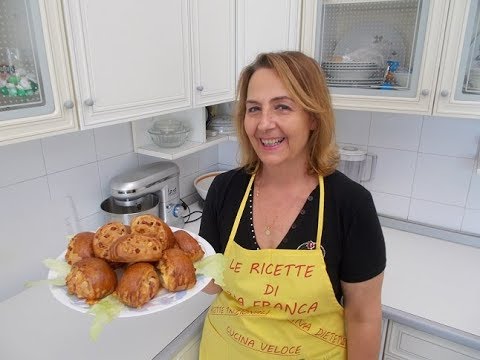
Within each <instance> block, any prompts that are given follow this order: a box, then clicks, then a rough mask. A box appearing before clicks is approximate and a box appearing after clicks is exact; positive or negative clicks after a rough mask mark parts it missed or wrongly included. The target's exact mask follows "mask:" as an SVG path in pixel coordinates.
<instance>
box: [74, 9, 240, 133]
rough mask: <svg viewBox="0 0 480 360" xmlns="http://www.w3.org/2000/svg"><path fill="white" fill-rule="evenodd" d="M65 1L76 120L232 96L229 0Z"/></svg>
mask: <svg viewBox="0 0 480 360" xmlns="http://www.w3.org/2000/svg"><path fill="white" fill-rule="evenodd" d="M65 5H66V6H65V16H66V19H67V33H68V34H69V35H70V37H69V42H70V46H71V51H72V62H73V64H74V66H73V68H74V78H75V83H76V87H77V101H78V104H79V113H80V118H81V126H82V128H92V127H97V126H102V125H107V124H113V123H119V122H126V121H131V120H137V119H142V118H148V117H151V116H154V115H159V114H165V113H169V112H174V111H179V110H184V109H189V108H192V107H195V106H204V105H207V104H211V103H216V102H222V101H231V100H233V98H234V86H235V85H234V82H235V80H234V79H235V78H234V76H235V70H234V69H235V65H234V64H235V32H234V30H235V28H234V24H235V22H234V0H228V1H221V0H206V1H199V0H178V1H174V0H161V1H158V0H146V1H142V2H141V3H138V4H137V3H134V2H128V1H123V2H118V1H113V0H103V1H93V0H86V1H78V0H67V1H66V2H65ZM107 20H108V21H107Z"/></svg>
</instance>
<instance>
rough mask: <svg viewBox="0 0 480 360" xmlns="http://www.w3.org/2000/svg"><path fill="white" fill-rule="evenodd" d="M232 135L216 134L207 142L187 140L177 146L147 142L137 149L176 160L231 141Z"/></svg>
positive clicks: (141, 152) (139, 152)
mask: <svg viewBox="0 0 480 360" xmlns="http://www.w3.org/2000/svg"><path fill="white" fill-rule="evenodd" d="M229 138H230V136H226V135H224V136H222V135H218V136H214V137H209V138H207V140H206V142H204V143H200V142H195V141H187V142H186V143H185V144H183V145H181V146H179V147H175V148H162V147H160V146H157V145H155V144H147V145H144V146H141V147H139V148H137V149H136V152H137V153H138V154H143V155H148V156H154V157H160V158H162V159H167V160H175V159H178V158H181V157H184V156H186V155H190V154H193V153H195V152H198V151H200V150H203V149H207V148H209V147H211V146H214V145H217V144H220V143H222V142H225V141H229V140H230V139H229Z"/></svg>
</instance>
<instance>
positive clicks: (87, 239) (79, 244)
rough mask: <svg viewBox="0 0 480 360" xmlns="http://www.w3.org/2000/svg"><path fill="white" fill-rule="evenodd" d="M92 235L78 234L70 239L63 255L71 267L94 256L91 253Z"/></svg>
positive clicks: (88, 233) (87, 233) (91, 233)
mask: <svg viewBox="0 0 480 360" xmlns="http://www.w3.org/2000/svg"><path fill="white" fill-rule="evenodd" d="M94 235H95V233H93V232H88V231H86V232H81V233H78V234H76V235H75V236H74V237H73V238H71V239H70V241H69V242H68V247H67V252H66V253H65V260H66V261H67V263H69V264H70V265H73V264H75V263H76V262H77V261H80V260H82V259H85V258H89V257H94V256H95V254H94V253H93V237H94Z"/></svg>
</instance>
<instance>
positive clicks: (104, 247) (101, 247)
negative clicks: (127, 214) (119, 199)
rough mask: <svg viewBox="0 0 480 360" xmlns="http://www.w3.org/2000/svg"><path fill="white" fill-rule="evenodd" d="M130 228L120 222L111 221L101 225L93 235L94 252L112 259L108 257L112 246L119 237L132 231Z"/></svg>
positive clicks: (96, 254) (101, 256) (97, 255)
mask: <svg viewBox="0 0 480 360" xmlns="http://www.w3.org/2000/svg"><path fill="white" fill-rule="evenodd" d="M129 230H130V229H129V228H128V227H127V226H125V225H123V224H122V223H120V222H110V223H108V224H105V225H103V226H101V227H100V228H99V229H98V230H97V232H96V233H95V236H94V237H93V252H94V253H95V256H96V257H99V258H102V259H106V260H111V259H109V258H108V254H109V249H110V246H111V245H112V243H113V242H114V241H115V240H117V239H118V238H119V237H121V236H123V235H125V234H128V233H130V231H129Z"/></svg>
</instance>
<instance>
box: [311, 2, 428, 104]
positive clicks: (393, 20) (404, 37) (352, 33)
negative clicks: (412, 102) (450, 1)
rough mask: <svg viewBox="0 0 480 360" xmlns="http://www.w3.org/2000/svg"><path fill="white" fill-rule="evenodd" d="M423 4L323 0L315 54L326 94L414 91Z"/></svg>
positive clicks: (389, 94) (422, 34) (424, 12)
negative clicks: (326, 89) (328, 91)
mask: <svg viewBox="0 0 480 360" xmlns="http://www.w3.org/2000/svg"><path fill="white" fill-rule="evenodd" d="M429 3H430V1H427V0H398V1H395V0H394V1H392V0H383V1H371V0H370V1H368V0H360V1H351V0H350V1H346V0H326V1H323V2H322V3H321V5H319V6H318V7H317V12H318V13H317V30H316V31H317V35H316V47H315V57H316V59H317V60H318V61H319V63H320V64H321V66H322V68H323V70H324V72H325V75H326V78H327V83H328V86H329V88H330V91H331V93H332V94H353V95H366V96H369V95H377V94H378V93H379V92H381V95H382V96H387V97H402V98H408V97H411V98H412V97H415V96H417V88H418V84H419V78H420V70H421V66H422V54H423V48H424V42H425V33H426V24H427V19H428V15H429V14H428V9H429Z"/></svg>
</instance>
